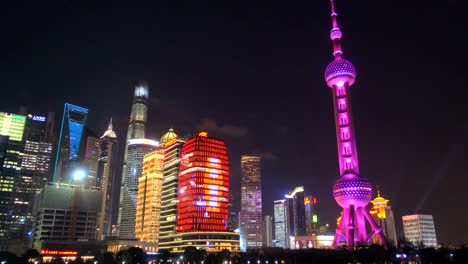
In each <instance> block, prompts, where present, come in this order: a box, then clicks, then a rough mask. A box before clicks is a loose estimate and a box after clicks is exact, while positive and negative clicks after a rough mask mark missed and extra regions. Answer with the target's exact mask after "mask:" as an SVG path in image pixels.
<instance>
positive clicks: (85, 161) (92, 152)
mask: <svg viewBox="0 0 468 264" xmlns="http://www.w3.org/2000/svg"><path fill="white" fill-rule="evenodd" d="M100 151H101V139H100V138H99V136H98V135H96V134H95V133H94V132H93V131H91V129H90V128H89V127H85V129H84V133H83V147H81V151H80V155H79V157H80V161H81V162H82V165H81V167H83V168H86V172H87V181H86V183H85V186H86V187H87V188H98V189H100V187H101V186H100V184H99V183H98V182H97V173H98V167H99V153H100Z"/></svg>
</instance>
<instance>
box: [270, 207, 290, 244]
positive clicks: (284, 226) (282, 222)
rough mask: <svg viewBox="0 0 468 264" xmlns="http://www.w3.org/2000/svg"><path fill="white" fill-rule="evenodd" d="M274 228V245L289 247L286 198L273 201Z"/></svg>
mask: <svg viewBox="0 0 468 264" xmlns="http://www.w3.org/2000/svg"><path fill="white" fill-rule="evenodd" d="M273 209H274V215H273V221H274V229H275V232H274V233H275V234H274V235H275V242H274V246H275V247H280V248H289V224H288V222H289V219H288V215H289V212H288V206H287V204H286V200H284V199H283V200H275V201H274V208H273Z"/></svg>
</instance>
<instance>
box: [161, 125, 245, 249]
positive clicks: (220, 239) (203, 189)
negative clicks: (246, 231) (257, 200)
mask: <svg viewBox="0 0 468 264" xmlns="http://www.w3.org/2000/svg"><path fill="white" fill-rule="evenodd" d="M177 192H178V200H179V202H178V204H177V229H176V231H177V233H176V234H175V235H172V236H169V237H168V239H170V240H171V241H170V242H167V243H166V247H167V248H168V249H169V250H170V251H171V252H183V251H184V250H185V248H186V247H187V246H194V247H196V248H197V249H204V250H206V251H207V252H218V251H221V250H223V249H227V250H229V251H231V252H239V234H238V233H234V232H229V231H227V220H228V204H229V161H228V156H227V148H226V145H225V143H224V142H223V141H221V140H218V139H215V138H211V137H208V134H207V133H206V132H201V133H199V134H198V136H195V137H193V138H190V139H188V140H187V141H186V142H185V143H184V145H183V147H182V150H181V162H180V167H179V184H178V188H177Z"/></svg>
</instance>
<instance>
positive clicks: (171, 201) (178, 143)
mask: <svg viewBox="0 0 468 264" xmlns="http://www.w3.org/2000/svg"><path fill="white" fill-rule="evenodd" d="M184 142H185V140H183V139H181V138H179V136H177V134H176V133H175V132H174V129H172V128H171V129H169V131H168V132H166V133H165V134H164V135H163V136H162V137H161V140H160V141H159V146H160V147H161V148H164V168H163V183H162V196H161V214H160V226H159V248H160V249H169V245H170V242H171V241H173V239H174V235H176V233H177V230H176V229H177V203H178V195H177V187H178V184H179V165H180V154H181V149H182V145H183V144H184Z"/></svg>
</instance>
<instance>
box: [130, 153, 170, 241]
mask: <svg viewBox="0 0 468 264" xmlns="http://www.w3.org/2000/svg"><path fill="white" fill-rule="evenodd" d="M163 163H164V148H157V149H155V150H153V151H151V152H149V153H148V154H146V155H145V157H144V159H143V172H142V176H141V177H140V178H138V199H137V209H136V220H135V237H136V238H137V239H138V240H140V241H144V242H150V243H154V247H155V249H154V250H157V249H156V247H157V244H158V242H159V227H160V213H161V194H162V182H163Z"/></svg>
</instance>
